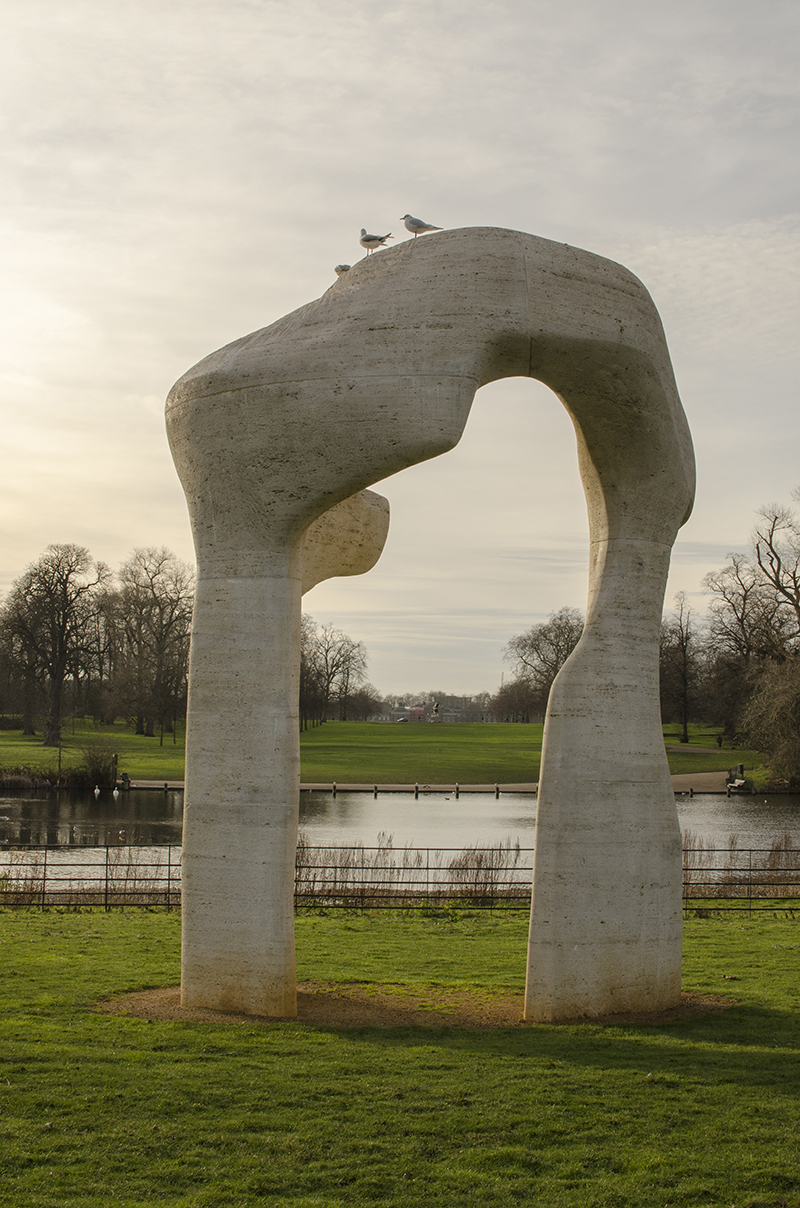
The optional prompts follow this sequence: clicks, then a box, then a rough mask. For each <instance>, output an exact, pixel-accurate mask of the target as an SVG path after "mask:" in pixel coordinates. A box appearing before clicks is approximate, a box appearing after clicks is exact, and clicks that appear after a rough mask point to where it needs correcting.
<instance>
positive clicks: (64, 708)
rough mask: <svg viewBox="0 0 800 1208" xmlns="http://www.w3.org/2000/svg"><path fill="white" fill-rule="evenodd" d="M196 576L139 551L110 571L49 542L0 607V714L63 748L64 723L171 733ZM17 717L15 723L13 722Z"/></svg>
mask: <svg viewBox="0 0 800 1208" xmlns="http://www.w3.org/2000/svg"><path fill="white" fill-rule="evenodd" d="M193 598H194V572H193V571H192V570H191V568H190V567H188V566H187V565H186V564H185V563H183V562H181V561H180V560H179V559H178V558H176V557H175V555H174V554H173V553H171V552H170V551H169V550H167V549H163V548H162V549H154V548H141V549H135V550H134V551H133V553H132V554H131V556H130V557H129V558H128V559H127V560H126V561H125V562H124V563H123V564H122V566H121V567H120V569H119V571H118V572H117V574H116V575H115V574H113V573H112V571H111V570H110V568H109V567H108V566H107V565H106V564H105V563H104V562H98V561H95V560H94V559H93V558H92V556H91V554H90V553H89V551H88V550H87V549H85V548H84V547H83V546H80V545H73V544H65V545H49V546H48V547H47V549H46V551H45V552H44V553H43V554H42V555H41V557H40V558H39V559H38V560H37V561H36V562H34V563H32V564H31V565H30V566H29V567H28V568H27V569H26V570H25V572H24V573H23V574H22V575H21V576H20V577H19V578H18V579H17V580H16V581H15V583H14V584H13V586H12V588H11V590H10V592H9V593H8V595H7V596H6V598H5V600H4V601H3V603H2V606H0V713H2V715H3V725H4V727H5V728H9V726H10V725H13V724H15V723H17V722H18V723H19V726H20V728H21V729H22V731H23V733H24V734H27V735H33V734H36V733H37V727H39V728H40V729H42V731H43V745H44V746H59V745H60V743H61V734H62V727H63V725H64V722H65V719H68V718H74V717H92V718H94V719H95V720H96V721H99V722H106V723H108V722H113V721H115V720H116V719H117V718H118V717H126V718H128V719H129V720H130V721H131V722H132V723H133V725H134V726H135V729H136V733H137V734H146V735H148V736H150V737H153V736H155V735H156V733H157V732H158V734H159V737H160V739H161V742H162V743H163V740H164V735H165V734H167V733H171V734H173V735H174V731H175V725H176V723H177V722H178V721H179V720H180V719H181V718H182V717H184V716H185V712H186V692H187V680H188V664H189V635H190V631H191V619H192V602H193ZM15 715H16V716H15Z"/></svg>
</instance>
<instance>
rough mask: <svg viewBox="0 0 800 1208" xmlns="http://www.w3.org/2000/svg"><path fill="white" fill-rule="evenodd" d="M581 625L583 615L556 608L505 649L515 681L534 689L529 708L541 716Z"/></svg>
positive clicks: (580, 629) (582, 623)
mask: <svg viewBox="0 0 800 1208" xmlns="http://www.w3.org/2000/svg"><path fill="white" fill-rule="evenodd" d="M583 625H584V619H583V613H581V612H579V611H578V609H577V608H559V610H558V611H557V612H552V613H551V614H550V616H549V618H548V619H547V620H546V621H543V622H542V623H541V624H540V625H533V626H532V627H531V628H530V629H527V630H526V631H525V633H520V634H518V635H517V636H516V637H513V638H512V639H511V641H510V642H509V643H508V645H507V646H506V649H505V655H504V657H505V658H506V659H507V660H508V661H509V662H510V663H511V664H512V665H513V667H514V671H515V673H516V676H517V679H521V680H525V681H526V683H527V684H528V685H529V686H530V688H531V689H532V690H533V693H534V698H532V702H531V707H532V708H534V707H535V708H536V709H537V710H538V712H540V713H542V714H544V712H545V710H546V709H547V700H548V697H549V696H550V689H551V688H552V686H553V680H554V679H555V678H556V676H557V675H558V673H559V671H560V670H561V668H562V667H563V666H564V664H565V663H566V661H567V659H568V658H569V656H570V655H571V654H572V652H573V650H574V649H575V647H576V646H577V645H578V642H579V641H580V636H581V634H582V633H583Z"/></svg>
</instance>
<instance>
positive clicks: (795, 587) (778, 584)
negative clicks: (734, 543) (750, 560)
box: [753, 491, 800, 648]
mask: <svg viewBox="0 0 800 1208" xmlns="http://www.w3.org/2000/svg"><path fill="white" fill-rule="evenodd" d="M793 495H794V498H796V499H797V498H800V496H798V492H797V491H795V492H794V493H793ZM759 517H760V519H759V522H758V523H757V524H756V528H755V532H754V536H753V545H754V548H755V555H756V562H757V563H758V567H759V569H760V571H761V574H762V576H763V580H764V582H765V583H766V584H767V585H768V586H769V588H770V590H771V591H772V592H773V593H774V598H775V601H776V603H777V604H778V605H779V607H780V609H781V611H782V613H783V616H784V624H785V625H787V626H788V628H789V630H790V633H789V643H790V645H791V646H792V648H794V647H796V646H797V645H798V643H800V525H798V522H797V517H796V516H795V513H794V512H793V511H791V510H790V509H789V508H782V507H778V505H777V504H772V505H771V506H770V507H767V508H762V510H761V511H760V512H759Z"/></svg>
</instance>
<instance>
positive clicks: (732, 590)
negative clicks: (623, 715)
mask: <svg viewBox="0 0 800 1208" xmlns="http://www.w3.org/2000/svg"><path fill="white" fill-rule="evenodd" d="M793 499H795V500H796V501H800V490H798V491H795V492H794V493H793ZM703 586H704V589H705V591H706V593H707V594H708V596H709V597H710V599H709V604H708V609H707V612H706V614H705V615H701V614H699V613H698V612H697V611H696V610H695V609H694V608H693V607H692V605H691V603H690V601H689V599H688V597H687V596H686V595H685V593H683V592H681V593H679V594H678V595H677V596H676V599H675V606H674V608H673V609H672V611H671V612H668V613H666V614H665V616H664V618H663V621H662V625H661V634H660V653H659V663H660V668H659V669H660V689H661V717H662V721H663V722H664V723H665V724H677V725H679V726H680V728H681V741H682V742H688V741H689V725H690V723H692V722H702V723H706V724H708V725H711V726H714V727H718V728H719V729H720V730H721V731H722V733H723V735H724V736H725V738H726V739H727V740H729V741H730V742H731V743H735V744H736V745H749V746H751V747H752V748H754V749H756V750H758V751H760V752H762V753H763V754H764V755H765V756H766V757H767V758H768V760H769V766H770V769H771V771H772V773H773V775H774V776H775V777H776V778H777V779H780V780H783V781H784V782H785V783H787V784H789V785H792V786H794V785H796V784H797V783H798V782H800V522H798V518H797V515H796V513H795V512H794V511H793V510H792V509H791V508H786V507H782V506H779V505H777V504H773V505H770V506H767V507H765V508H762V509H761V510H760V511H759V512H758V514H757V520H756V524H755V527H754V530H753V534H752V547H751V551H750V553H748V554H740V553H735V554H729V555H728V559H727V562H726V565H725V566H724V567H722V569H721V570H717V571H710V572H709V573H708V574H707V575H706V577H705V579H704V581H703ZM583 623H584V618H583V614H582V613H580V612H579V611H578V610H577V609H574V608H561V609H559V610H558V611H557V612H554V613H552V614H551V615H550V617H549V619H548V620H547V621H544V622H542V623H541V624H539V625H534V626H532V628H531V629H529V630H527V631H526V632H525V633H522V634H519V635H517V636H516V637H514V638H512V639H511V641H510V642H509V643H508V645H507V646H506V658H507V659H508V660H509V661H510V662H511V663H512V665H513V668H514V673H515V678H514V679H512V680H511V681H510V682H509V683H507V684H505V685H504V686H503V687H502V688H501V689H500V691H499V692H498V693H497V695H496V696H495V697H493V698H492V708H493V709H494V711H495V712H499V713H501V714H503V713H504V714H505V717H506V719H507V720H514V721H529V720H540V719H541V718H542V717H543V716H544V712H545V710H546V707H547V699H548V696H549V693H550V688H551V687H552V684H553V681H554V679H555V677H556V675H557V674H558V671H559V670H560V668H561V667H562V666H563V665H564V663H565V662H566V660H567V658H568V657H569V655H570V654H571V653H572V650H574V648H575V646H577V644H578V641H579V639H580V636H581V633H582V630H583Z"/></svg>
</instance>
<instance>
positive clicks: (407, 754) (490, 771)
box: [0, 722, 762, 784]
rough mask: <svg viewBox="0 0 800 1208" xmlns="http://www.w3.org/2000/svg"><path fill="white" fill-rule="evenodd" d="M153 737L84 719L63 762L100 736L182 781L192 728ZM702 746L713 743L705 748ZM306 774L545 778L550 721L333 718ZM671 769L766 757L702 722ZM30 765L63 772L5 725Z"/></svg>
mask: <svg viewBox="0 0 800 1208" xmlns="http://www.w3.org/2000/svg"><path fill="white" fill-rule="evenodd" d="M176 739H177V742H176V743H173V740H172V735H166V736H165V738H164V745H163V746H160V745H159V740H158V738H144V737H142V736H141V735H136V734H134V733H133V731H132V729H131V727H130V726H127V725H125V724H124V723H123V722H117V723H116V724H115V725H114V726H95V725H94V724H92V723H90V722H77V723H75V727H74V733H73V728H72V726H71V725H70V726H66V727H65V729H64V742H63V751H62V763H63V765H64V766H65V767H68V766H74V765H77V764H79V763H80V760H81V752H82V750H83V749H84V748H85V747H86V746H87V744H90V743H92V742H95V741H101V742H104V743H111V744H112V745H113V748H114V750H115V751H116V752H117V754H118V755H119V771H120V772H127V773H128V775H129V776H130V777H131V778H132V779H134V780H158V781H163V780H182V779H183V769H184V755H183V742H184V736H183V731H182V730H181V731H179V732H178V734H177V735H176ZM665 741H666V742H667V743H668V744H669V745H679V732H678V730H677V728H676V727H674V726H667V727H665ZM702 748H711V749H710V750H703V749H702ZM300 751H301V760H302V771H301V776H302V779H303V781H304V782H305V783H317V782H323V783H329V782H330V781H333V780H336V781H338V782H340V783H357V784H413V783H414V782H415V781H419V783H420V784H442V783H444V784H450V783H453V782H454V781H459V783H461V784H494V783H495V782H497V783H499V784H517V783H527V782H530V781H534V780H538V778H539V764H540V761H541V753H542V726H540V725H538V726H529V725H514V724H510V725H480V724H465V725H415V724H407V725H405V724H404V725H388V724H381V723H376V722H329V723H328V724H327V725H324V726H319V727H317V728H316V729H313V730H307V731H306V732H305V733H304V734H301V736H300ZM668 761H669V765H670V771H671V772H710V771H720V770H722V769H727V768H730V767H733V766H735V765H736V764H739V763H743V764H744V765H745V773H746V774H749V772H750V771H752V770H753V769H754V768H756V767H758V766H759V765H760V764H761V763H762V757H761V756H760V755H759V754H758V752H756V751H750V750H744V749H731V748H723V750H721V751H719V750H717V748H716V731H715V730H710V729H709V728H708V727H705V726H692V727H691V732H690V744H689V746H688V747H685V748H683V749H682V750H679V751H676V752H669V753H668ZM19 765H25V766H28V767H36V768H41V769H49V770H54V769H56V768H57V767H58V752H57V751H55V750H53V749H52V748H46V747H43V746H42V743H41V738H38V737H37V738H23V737H22V735H21V734H20V732H19V731H8V730H3V731H0V767H16V766H19Z"/></svg>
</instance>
